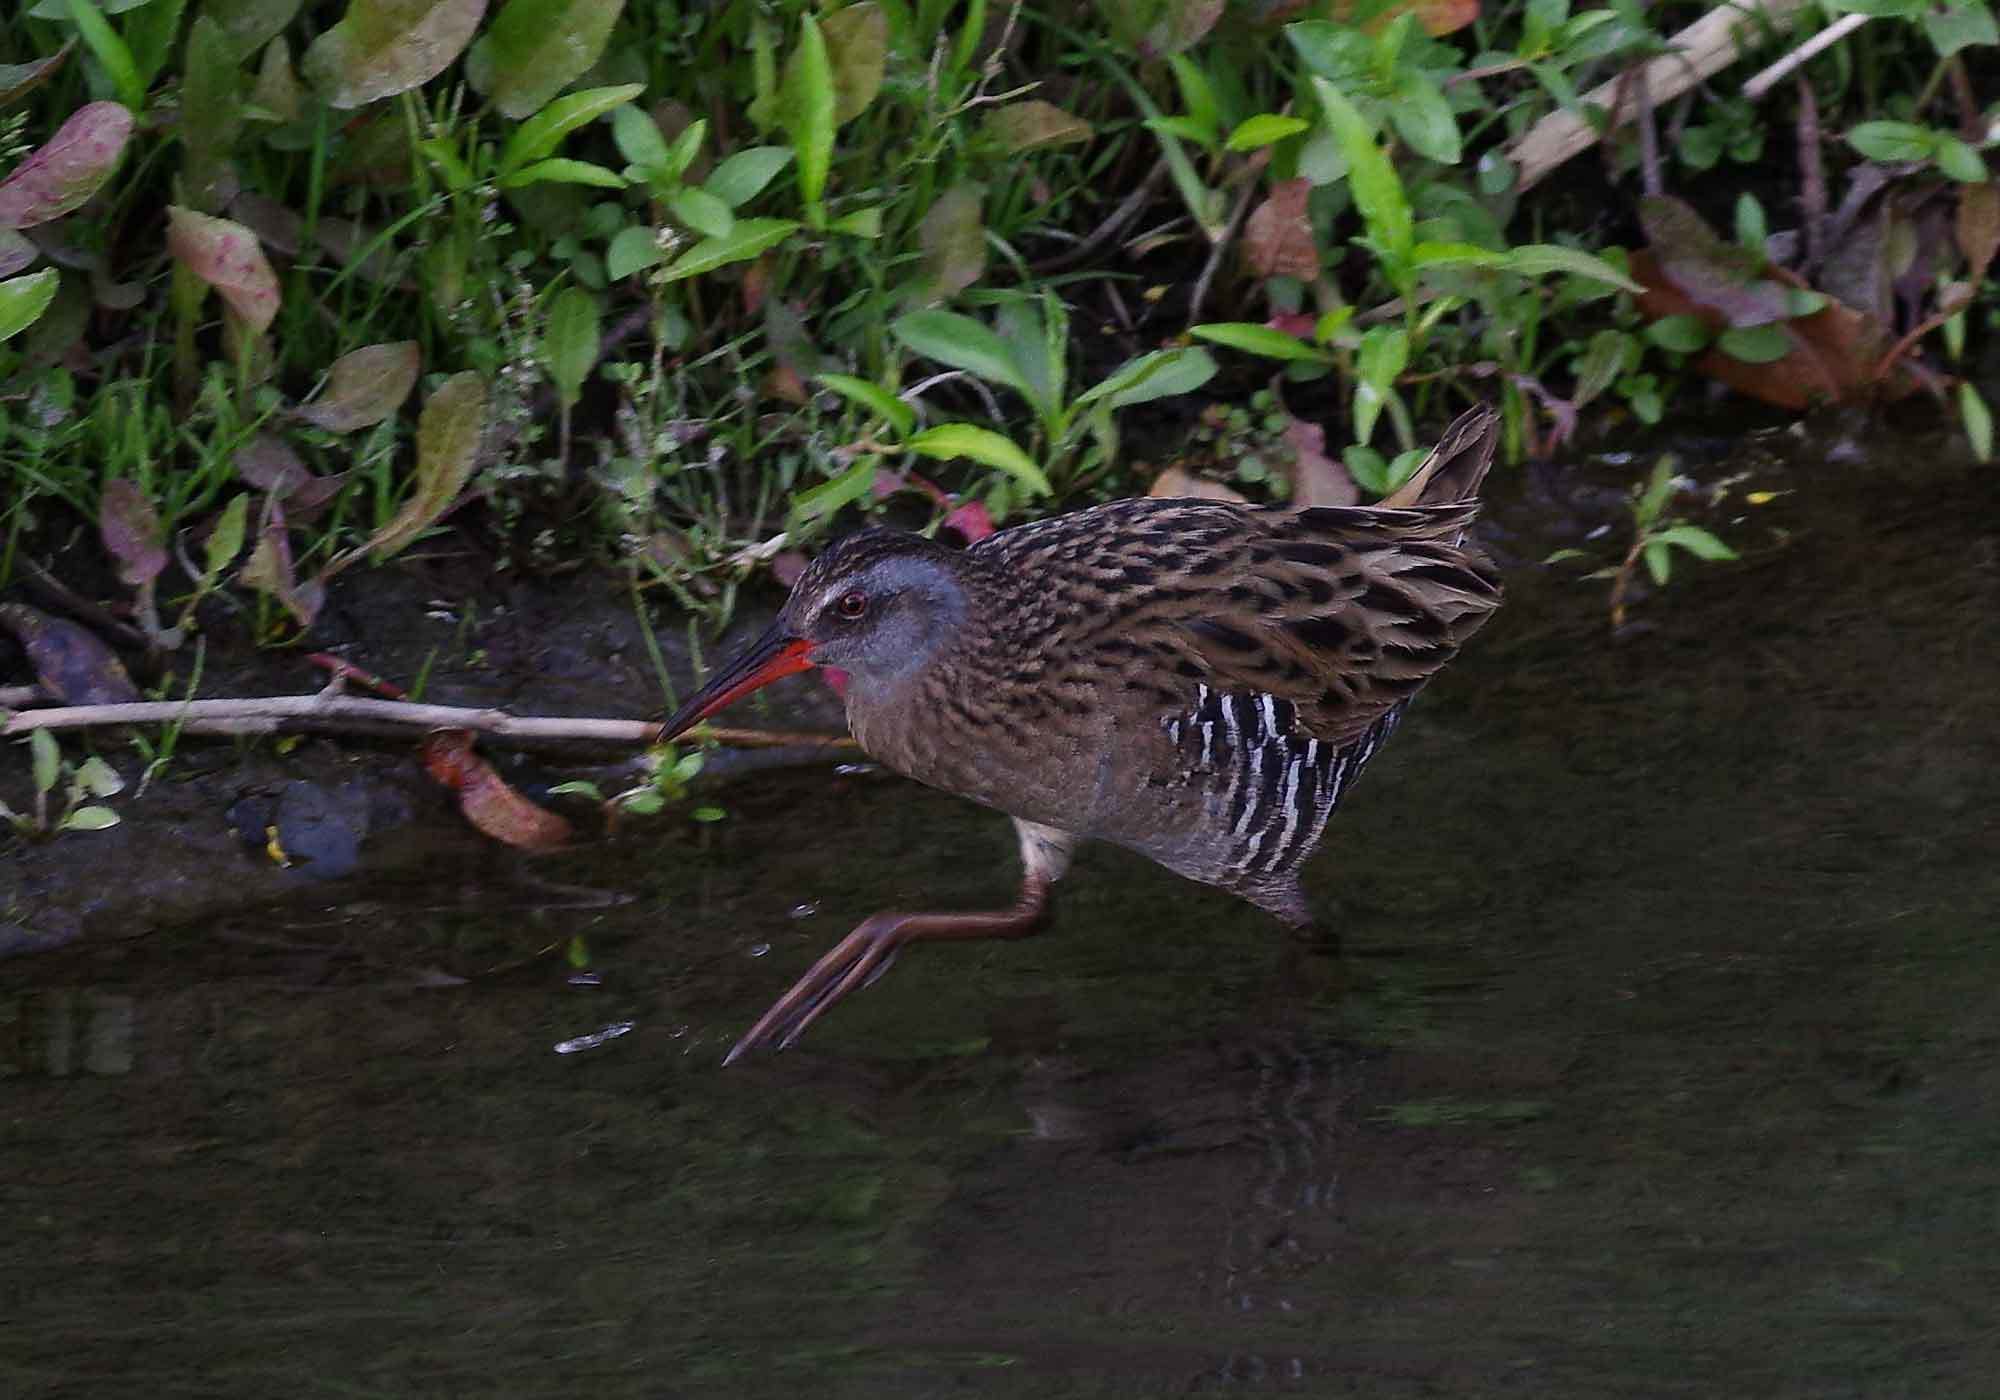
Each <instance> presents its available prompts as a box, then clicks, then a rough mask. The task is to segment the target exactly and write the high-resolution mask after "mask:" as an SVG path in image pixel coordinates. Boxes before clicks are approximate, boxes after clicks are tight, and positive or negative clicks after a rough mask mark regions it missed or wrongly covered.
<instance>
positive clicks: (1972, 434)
mask: <svg viewBox="0 0 2000 1400" xmlns="http://www.w3.org/2000/svg"><path fill="white" fill-rule="evenodd" d="M1958 420H1959V422H1961V423H1963V424H1964V425H1965V436H1966V440H1967V441H1968V442H1970V443H1971V444H1972V455H1973V456H1974V457H1977V458H1978V459H1979V460H1980V461H1982V462H1990V461H1992V460H1993V411H1992V410H1991V409H1989V408H1988V407H1987V406H1986V400H1985V399H1983V398H1981V397H1980V396H1979V391H1978V390H1977V389H1975V388H1973V387H1972V385H1971V384H1969V383H1964V384H1960V385H1959V386H1958Z"/></svg>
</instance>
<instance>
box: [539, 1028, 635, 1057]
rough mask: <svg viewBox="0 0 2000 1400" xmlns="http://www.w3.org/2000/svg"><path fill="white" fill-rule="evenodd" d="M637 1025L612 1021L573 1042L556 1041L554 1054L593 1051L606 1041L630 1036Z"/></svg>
mask: <svg viewBox="0 0 2000 1400" xmlns="http://www.w3.org/2000/svg"><path fill="white" fill-rule="evenodd" d="M638 1024H639V1023H638V1022H637V1021H613V1022H612V1023H611V1024H610V1025H608V1026H606V1027H605V1028H604V1029H603V1030H601V1031H592V1032H591V1033H590V1034H589V1035H580V1036H577V1037H576V1038H575V1039H573V1040H558V1041H557V1042H556V1047H555V1048H556V1053H557V1054H558V1055H574V1054H575V1053H576V1052H577V1051H579V1050H595V1049H596V1048H597V1047H598V1046H600V1045H602V1044H604V1043H605V1042H606V1041H608V1040H616V1039H618V1037H619V1036H621V1035H630V1034H631V1033H632V1031H633V1029H634V1027H636V1026H637V1025H638Z"/></svg>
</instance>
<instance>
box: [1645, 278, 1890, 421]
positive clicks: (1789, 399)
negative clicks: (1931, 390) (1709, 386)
mask: <svg viewBox="0 0 2000 1400" xmlns="http://www.w3.org/2000/svg"><path fill="white" fill-rule="evenodd" d="M1770 271H1771V274H1772V276H1773V277H1775V278H1779V279H1782V280H1784V281H1786V282H1790V283H1795V284H1796V283H1798V282H1799V279H1797V278H1796V277H1794V276H1793V275H1792V274H1790V273H1787V272H1785V271H1784V270H1783V269H1780V268H1773V269H1770ZM1632 276H1633V277H1634V278H1635V279H1636V280H1637V281H1638V282H1639V283H1640V284H1641V285H1643V286H1644V287H1645V288H1646V290H1645V292H1644V293H1643V294H1641V295H1640V296H1639V297H1638V299H1637V302H1638V307H1639V311H1640V313H1641V314H1642V315H1644V316H1645V317H1646V319H1647V320H1648V321H1659V320H1664V319H1665V318H1667V317H1669V316H1694V317H1696V318H1698V319H1699V320H1701V322H1702V323H1703V324H1704V325H1706V326H1707V327H1708V328H1709V330H1710V331H1711V332H1720V331H1722V330H1724V329H1726V328H1727V325H1728V322H1727V320H1726V318H1725V317H1724V316H1723V314H1722V312H1720V311H1719V310H1717V309H1715V308H1714V307H1711V306H1705V305H1702V304H1701V303H1698V302H1696V301H1695V300H1693V299H1692V298H1690V297H1689V296H1688V295H1687V294H1686V293H1685V292H1684V291H1682V290H1681V288H1680V287H1679V286H1678V285H1676V284H1675V283H1674V282H1673V281H1671V280H1670V279H1669V278H1668V277H1667V275H1666V274H1665V273H1664V272H1663V271H1662V270H1661V268H1660V266H1659V263H1658V261H1657V260H1656V259H1655V258H1654V257H1653V256H1652V255H1651V254H1650V253H1648V252H1644V251H1641V252H1638V253H1635V254H1633V255H1632ZM1800 285H1802V284H1800ZM1780 329H1782V330H1783V332H1784V334H1785V335H1786V337H1787V338H1788V339H1789V341H1790V342H1791V349H1790V351H1789V352H1788V353H1787V354H1785V355H1783V356H1781V357H1779V358H1778V359H1775V360H1772V361H1769V362H1767V363H1765V364H1750V363H1747V362H1745V361H1743V360H1738V359H1735V358H1733V357H1732V356H1729V355H1725V354H1723V353H1722V352H1721V351H1719V350H1708V351H1705V352H1703V353H1702V354H1701V355H1700V356H1699V357H1697V358H1696V359H1695V361H1694V368H1695V369H1696V370H1697V371H1698V372H1699V373H1702V374H1705V375H1707V376H1708V377H1709V378H1711V379H1714V380H1716V381H1717V382H1719V383H1722V384H1727V385H1728V386H1729V387H1730V388H1732V389H1735V390H1736V391H1737V392H1738V393H1743V394H1748V395H1750V396H1751V397H1752V398H1756V399H1761V400H1763V401H1764V402H1765V403H1768V404H1775V405H1777V406H1778V407H1780V408H1790V409H1803V408H1807V407H1809V406H1810V405H1812V404H1813V403H1815V402H1822V401H1823V402H1840V401H1843V400H1847V399H1855V398H1863V397H1867V396H1870V395H1880V396H1882V397H1885V398H1891V399H1897V398H1902V397H1904V396H1905V395H1907V394H1910V393H1913V392H1915V391H1916V390H1917V389H1918V388H1919V387H1921V386H1920V384H1919V382H1918V380H1917V379H1916V377H1915V376H1914V375H1912V374H1911V373H1910V371H1909V370H1908V368H1907V367H1906V366H1903V365H1900V364H1898V365H1897V366H1895V367H1893V368H1892V369H1891V370H1890V372H1889V376H1888V378H1887V380H1886V381H1881V382H1878V380H1877V379H1876V373H1877V368H1878V366H1879V365H1880V362H1881V358H1882V356H1883V354H1884V352H1885V351H1886V350H1887V348H1888V345H1889V337H1888V334H1887V332H1886V331H1885V330H1884V328H1883V326H1882V324H1881V323H1880V322H1879V321H1876V320H1875V319H1874V318H1872V317H1869V316H1864V315H1863V314H1862V313H1861V312H1859V311H1856V310H1855V309H1854V308H1853V307H1851V306H1847V305H1845V304H1843V303H1841V302H1839V301H1836V300H1834V299H1832V298H1830V297H1829V298H1828V299H1827V303H1826V305H1825V306H1824V307H1822V308H1821V309H1820V310H1819V311H1817V312H1815V313H1814V314H1812V315H1810V316H1801V317H1798V318H1796V319H1794V320H1789V321H1785V322H1783V323H1782V325H1781V327H1780Z"/></svg>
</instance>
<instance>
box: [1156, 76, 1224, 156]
mask: <svg viewBox="0 0 2000 1400" xmlns="http://www.w3.org/2000/svg"><path fill="white" fill-rule="evenodd" d="M1167 64H1168V66H1169V67H1171V68H1172V69H1173V71H1174V82H1175V83H1176V84H1178V85H1179V87H1180V90H1181V105H1182V106H1183V107H1185V108H1186V109H1187V118H1186V122H1187V125H1186V127H1185V132H1184V134H1186V135H1188V136H1189V137H1190V138H1191V139H1192V140H1194V141H1195V143H1196V144H1197V145H1201V146H1206V147H1208V148H1209V149H1211V150H1213V149H1214V147H1215V138H1216V136H1217V135H1218V134H1219V131H1220V128H1221V125H1222V109H1221V107H1220V106H1219V104H1217V102H1216V100H1215V87H1214V85H1213V84H1211V83H1210V82H1209V81H1208V74H1206V73H1204V72H1203V71H1202V68H1201V65H1200V64H1198V63H1196V62H1195V61H1194V60H1193V59H1191V58H1189V57H1188V56H1187V55H1186V54H1180V53H1177V54H1175V55H1173V57H1171V58H1169V59H1168V60H1167Z"/></svg>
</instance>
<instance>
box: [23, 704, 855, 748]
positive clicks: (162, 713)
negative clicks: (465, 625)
mask: <svg viewBox="0 0 2000 1400" xmlns="http://www.w3.org/2000/svg"><path fill="white" fill-rule="evenodd" d="M111 724H174V725H179V726H180V727H181V730H182V732H183V733H188V734H277V733H282V732H285V731H288V730H304V729H313V730H321V731H332V732H335V733H356V734H408V735H411V736H412V737H414V736H415V735H417V734H421V733H424V732H427V731H429V730H432V729H471V730H476V731H477V732H479V733H480V734H483V735H486V736H488V737H489V738H491V739H498V740H505V741H511V742H515V743H523V744H537V743H577V742H583V743H598V744H616V745H633V746H640V747H643V746H645V745H647V744H651V743H654V742H655V741H657V740H658V739H659V737H660V725H659V723H658V722H657V721H654V720H638V719H589V718H575V717H569V716H536V715H513V714H508V713H507V712H506V711H505V710H491V709H486V710H479V709H470V708H467V707H464V706H459V705H420V704H414V703H412V702H410V701H407V700H373V699H369V698H367V697H365V696H358V695H328V694H324V693H322V694H318V695H267V696H261V697H258V698H256V699H249V700H149V701H141V702H138V703H134V704H127V705H65V706H61V707H58V708H55V709H46V710H29V711H24V712H22V713H20V714H16V715H14V716H13V717H12V718H10V719H9V720H7V722H6V723H5V724H0V737H6V738H11V737H14V736H17V735H21V734H26V733H28V732H29V731H31V730H36V729H93V728H100V727H102V726H104V725H111ZM696 733H697V734H698V735H701V736H705V737H708V738H711V739H713V740H715V742H716V743H718V744H723V745H726V746H728V747H730V748H788V747H809V748H811V747H817V748H827V749H841V750H858V749H859V748H860V747H861V746H860V745H859V744H858V743H856V742H855V740H854V739H853V738H852V737H851V736H849V735H846V734H815V733H810V732H786V731H783V730H765V729H730V728H717V727H704V728H702V729H700V730H697V731H696Z"/></svg>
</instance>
